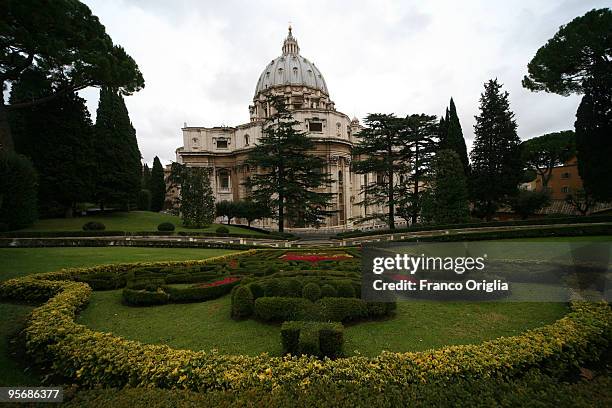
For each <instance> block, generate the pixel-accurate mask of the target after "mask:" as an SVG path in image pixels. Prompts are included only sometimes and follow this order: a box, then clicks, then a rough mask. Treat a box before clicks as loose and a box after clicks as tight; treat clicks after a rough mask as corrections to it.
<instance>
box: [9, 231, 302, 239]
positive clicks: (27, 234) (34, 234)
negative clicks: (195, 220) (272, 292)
mask: <svg viewBox="0 0 612 408" xmlns="http://www.w3.org/2000/svg"><path fill="white" fill-rule="evenodd" d="M139 236H145V237H146V236H182V237H230V238H232V237H235V238H250V239H257V238H259V239H278V240H288V239H292V238H293V235H291V234H277V233H271V232H269V233H268V234H266V235H257V234H237V233H234V232H230V233H217V232H212V231H211V232H202V231H118V230H116V231H106V230H85V231H82V230H75V231H11V232H2V233H0V238H69V237H78V238H84V237H139Z"/></svg>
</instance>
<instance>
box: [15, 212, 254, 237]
mask: <svg viewBox="0 0 612 408" xmlns="http://www.w3.org/2000/svg"><path fill="white" fill-rule="evenodd" d="M88 221H98V222H102V223H103V224H104V225H105V226H106V230H107V231H128V232H139V231H157V226H158V225H159V224H160V223H162V222H171V223H173V224H174V225H175V226H176V231H193V232H215V230H216V229H217V228H218V227H219V226H221V224H212V225H211V226H210V227H208V228H201V229H195V228H184V227H183V226H182V225H183V222H182V221H181V219H180V217H177V216H174V215H168V214H160V213H155V212H151V211H130V212H113V213H107V214H102V215H90V216H87V217H75V218H49V219H44V220H39V221H37V222H36V223H35V224H34V225H32V226H31V227H29V228H25V229H23V230H21V231H82V227H83V224H85V223H86V222H88ZM225 226H226V227H227V228H228V229H229V232H230V233H234V234H250V235H262V236H265V235H266V234H264V233H262V232H257V231H252V230H249V229H246V228H240V227H236V226H233V225H225Z"/></svg>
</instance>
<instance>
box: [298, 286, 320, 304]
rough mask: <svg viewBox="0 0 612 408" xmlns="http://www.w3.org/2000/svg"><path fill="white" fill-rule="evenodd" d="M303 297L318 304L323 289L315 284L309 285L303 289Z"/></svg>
mask: <svg viewBox="0 0 612 408" xmlns="http://www.w3.org/2000/svg"><path fill="white" fill-rule="evenodd" d="M302 297H303V298H306V299H308V300H310V301H312V302H316V301H317V300H319V299H320V298H321V288H320V287H319V285H317V284H316V283H314V282H310V283H307V284H306V285H304V288H303V289H302Z"/></svg>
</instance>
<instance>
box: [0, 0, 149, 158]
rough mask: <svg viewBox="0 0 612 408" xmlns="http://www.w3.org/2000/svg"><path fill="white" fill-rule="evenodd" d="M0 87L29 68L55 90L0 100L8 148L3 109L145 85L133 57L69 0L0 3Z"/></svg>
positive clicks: (0, 144) (1, 132)
mask: <svg viewBox="0 0 612 408" xmlns="http://www.w3.org/2000/svg"><path fill="white" fill-rule="evenodd" d="M0 38H1V39H2V41H0V82H1V83H2V91H4V90H6V89H9V88H10V85H12V84H13V83H14V82H16V81H19V80H20V79H21V78H22V75H23V74H26V73H27V71H29V70H30V69H32V68H36V69H38V70H39V71H40V72H41V73H42V74H43V75H44V76H45V78H47V79H48V80H49V81H50V82H51V83H52V87H51V89H52V90H53V92H52V93H51V94H50V95H45V96H44V97H33V98H31V99H28V100H23V101H19V102H17V103H10V104H8V105H6V104H5V100H4V98H1V99H0V150H2V149H7V150H12V149H13V148H14V146H13V140H12V136H11V132H10V126H9V123H8V116H7V112H12V111H16V110H18V109H24V108H29V107H32V106H34V105H39V104H43V103H47V102H50V101H51V100H53V99H54V98H57V97H59V96H62V95H64V94H71V93H74V92H76V91H78V90H80V89H84V88H87V87H91V86H102V85H104V86H113V87H115V88H117V89H119V90H120V91H121V92H122V93H123V94H124V95H129V94H130V93H132V92H135V91H138V90H140V89H141V88H143V87H144V80H143V78H142V74H141V73H140V71H139V69H138V66H137V65H136V63H135V62H134V60H133V59H132V58H131V57H130V56H129V55H127V53H126V52H125V50H124V49H123V48H121V47H120V46H118V45H115V44H113V41H112V40H111V38H110V37H109V36H108V34H107V33H106V32H105V29H104V26H103V25H102V24H101V23H100V20H99V19H98V17H96V16H95V15H93V14H92V12H91V10H90V9H89V7H87V6H86V5H85V4H83V3H81V2H80V1H73V0H54V1H48V0H28V1H2V2H0Z"/></svg>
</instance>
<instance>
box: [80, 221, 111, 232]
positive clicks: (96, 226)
mask: <svg viewBox="0 0 612 408" xmlns="http://www.w3.org/2000/svg"><path fill="white" fill-rule="evenodd" d="M105 229H106V226H105V225H104V224H102V223H101V222H98V221H89V222H86V223H85V224H83V231H104V230H105Z"/></svg>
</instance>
